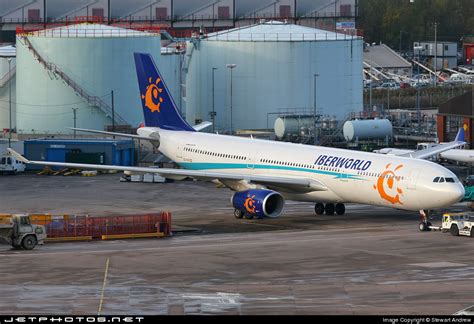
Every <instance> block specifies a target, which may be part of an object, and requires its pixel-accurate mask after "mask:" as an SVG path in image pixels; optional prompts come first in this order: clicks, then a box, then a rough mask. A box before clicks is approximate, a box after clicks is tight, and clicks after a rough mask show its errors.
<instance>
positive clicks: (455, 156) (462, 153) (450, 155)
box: [374, 143, 474, 164]
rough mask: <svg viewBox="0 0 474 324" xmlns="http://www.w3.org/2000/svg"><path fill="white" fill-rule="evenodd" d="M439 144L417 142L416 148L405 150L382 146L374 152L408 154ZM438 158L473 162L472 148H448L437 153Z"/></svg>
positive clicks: (473, 152)
mask: <svg viewBox="0 0 474 324" xmlns="http://www.w3.org/2000/svg"><path fill="white" fill-rule="evenodd" d="M439 145H441V144H436V143H419V144H418V145H417V148H416V150H407V149H396V148H390V147H387V148H383V149H380V150H375V151H374V152H375V153H379V154H387V155H409V154H410V153H413V152H416V151H420V150H424V149H427V148H431V147H436V146H439ZM438 156H439V158H440V159H444V160H450V161H456V162H463V163H469V164H473V163H474V150H465V149H450V150H447V151H444V152H441V153H439V154H438Z"/></svg>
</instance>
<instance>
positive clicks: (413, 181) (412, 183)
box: [407, 169, 420, 190]
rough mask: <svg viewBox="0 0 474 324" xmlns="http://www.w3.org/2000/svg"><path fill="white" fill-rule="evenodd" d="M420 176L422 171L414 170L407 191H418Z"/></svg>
mask: <svg viewBox="0 0 474 324" xmlns="http://www.w3.org/2000/svg"><path fill="white" fill-rule="evenodd" d="M419 175H420V170H418V169H412V170H410V173H409V175H408V179H407V180H408V181H407V189H409V190H416V183H417V181H418V176H419Z"/></svg>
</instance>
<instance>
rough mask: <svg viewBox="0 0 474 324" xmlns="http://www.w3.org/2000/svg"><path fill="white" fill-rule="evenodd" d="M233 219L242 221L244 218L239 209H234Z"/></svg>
mask: <svg viewBox="0 0 474 324" xmlns="http://www.w3.org/2000/svg"><path fill="white" fill-rule="evenodd" d="M234 217H235V218H237V219H242V218H243V217H244V212H243V211H241V210H240V209H237V208H236V209H234Z"/></svg>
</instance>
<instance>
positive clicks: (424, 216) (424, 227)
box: [418, 209, 432, 232]
mask: <svg viewBox="0 0 474 324" xmlns="http://www.w3.org/2000/svg"><path fill="white" fill-rule="evenodd" d="M429 215H430V211H429V210H424V209H422V210H420V218H421V222H420V224H419V227H418V228H419V230H420V232H429V231H431V228H430V226H432V224H431V222H430V221H429Z"/></svg>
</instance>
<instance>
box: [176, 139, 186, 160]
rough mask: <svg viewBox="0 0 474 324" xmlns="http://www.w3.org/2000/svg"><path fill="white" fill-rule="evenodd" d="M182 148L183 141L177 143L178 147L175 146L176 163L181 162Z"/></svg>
mask: <svg viewBox="0 0 474 324" xmlns="http://www.w3.org/2000/svg"><path fill="white" fill-rule="evenodd" d="M183 147H184V142H183V141H179V142H178V145H177V146H176V159H177V160H178V161H182V160H183Z"/></svg>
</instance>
